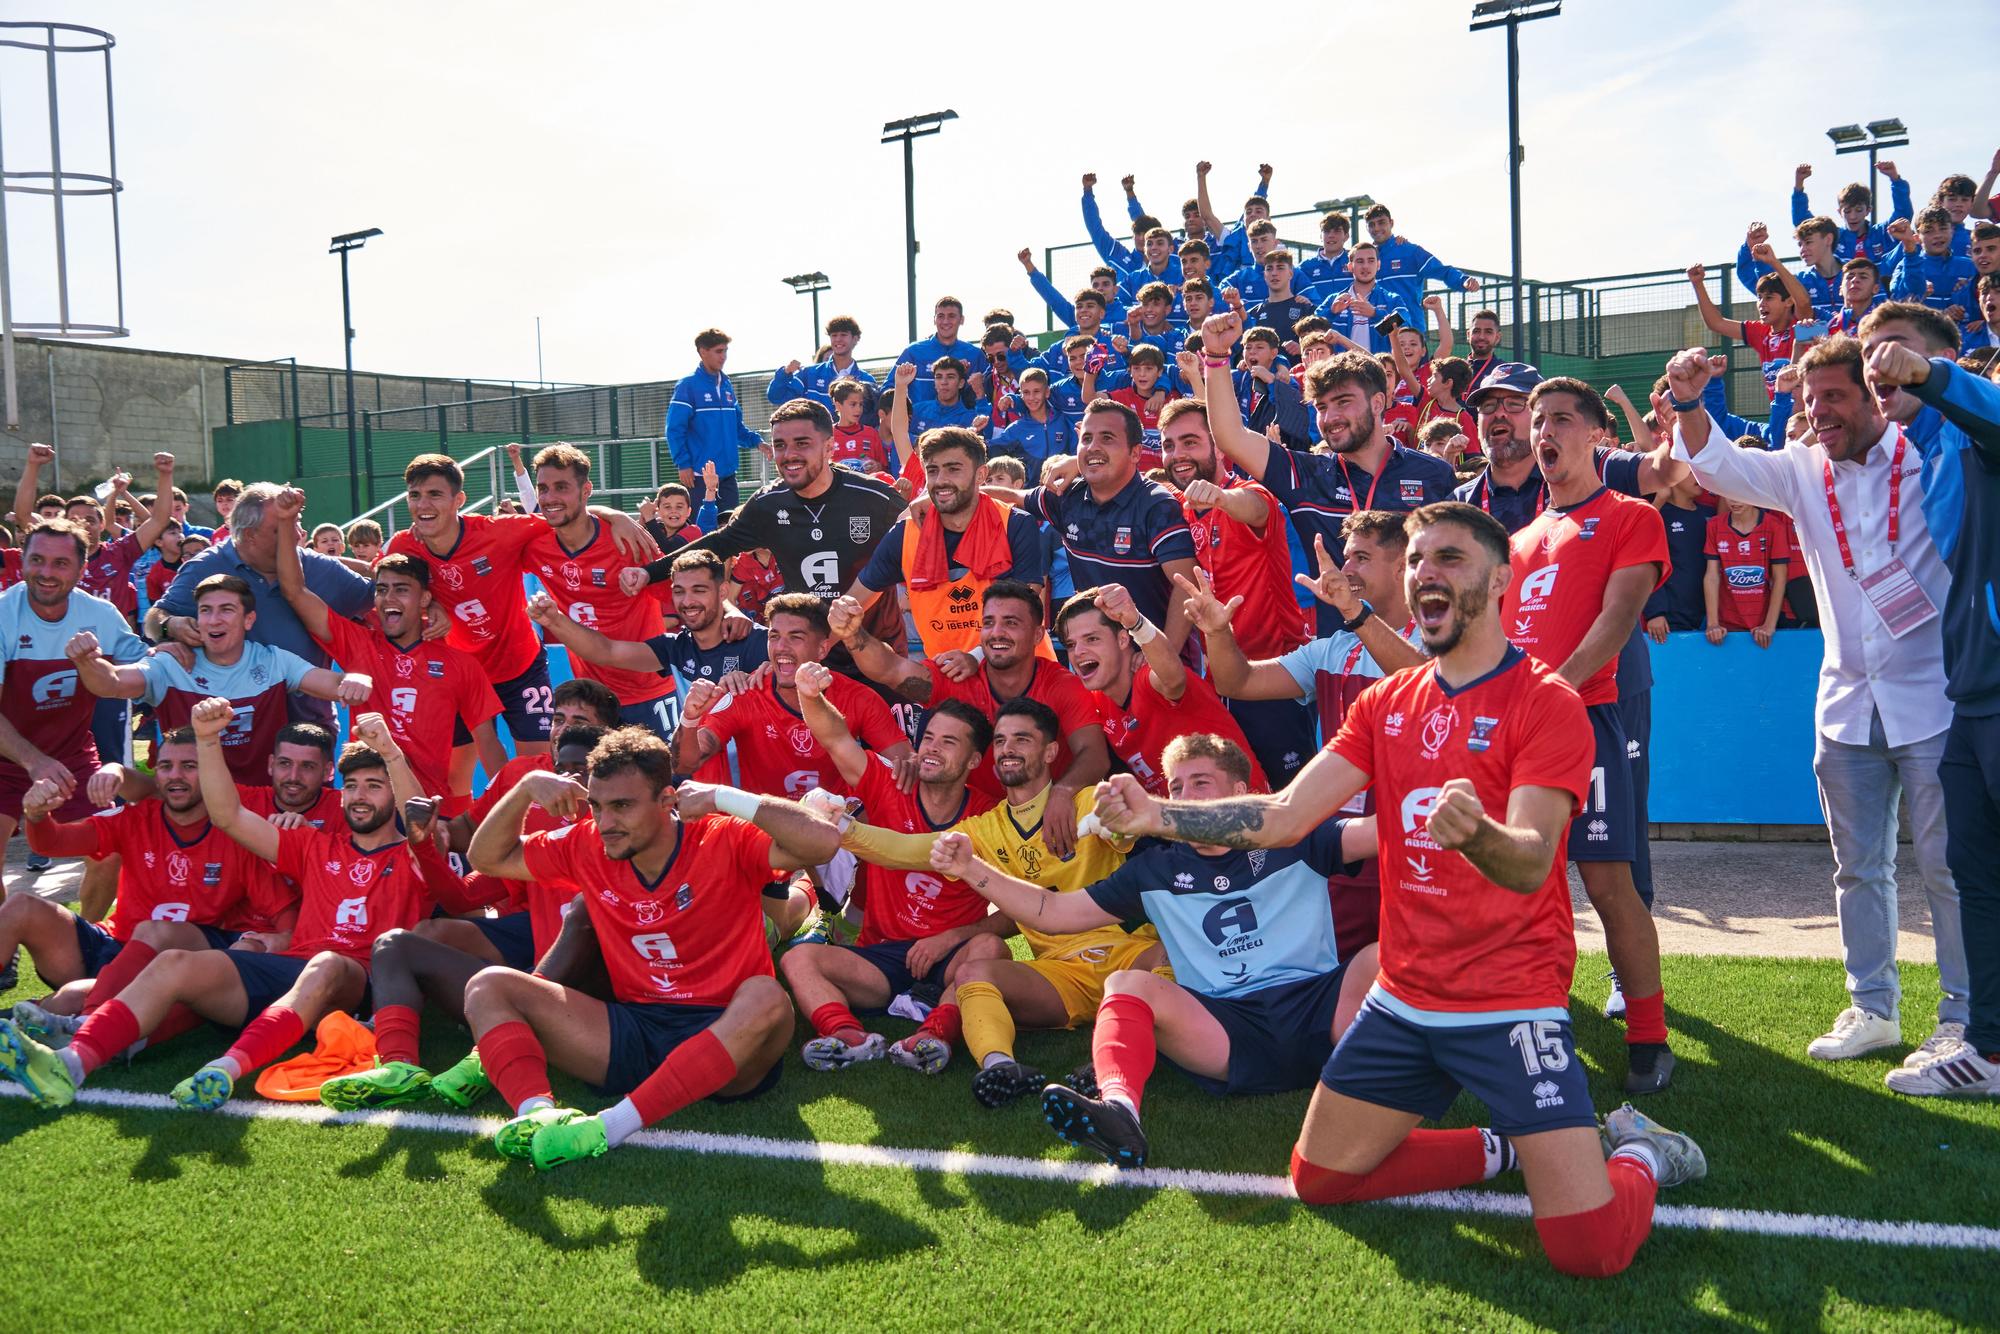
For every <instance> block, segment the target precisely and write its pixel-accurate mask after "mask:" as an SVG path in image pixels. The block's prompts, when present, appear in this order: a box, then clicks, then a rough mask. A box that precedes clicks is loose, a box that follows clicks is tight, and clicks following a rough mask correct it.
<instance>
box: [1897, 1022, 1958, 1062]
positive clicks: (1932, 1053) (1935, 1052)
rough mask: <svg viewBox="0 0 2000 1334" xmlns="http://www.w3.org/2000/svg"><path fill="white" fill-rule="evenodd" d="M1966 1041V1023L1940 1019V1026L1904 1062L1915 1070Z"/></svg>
mask: <svg viewBox="0 0 2000 1334" xmlns="http://www.w3.org/2000/svg"><path fill="white" fill-rule="evenodd" d="M1964 1041H1965V1025H1964V1024H1960V1023H1954V1022H1952V1021H1951V1020H1949V1019H1941V1020H1939V1021H1938V1026H1937V1027H1936V1028H1933V1029H1932V1030H1931V1035H1930V1036H1929V1037H1927V1038H1925V1039H1924V1040H1923V1044H1922V1045H1921V1046H1919V1047H1918V1048H1917V1049H1916V1050H1915V1051H1913V1052H1911V1053H1910V1054H1909V1055H1908V1056H1905V1057H1904V1058H1903V1064H1904V1065H1906V1066H1909V1067H1910V1068H1911V1069H1913V1070H1914V1069H1915V1068H1916V1067H1918V1066H1920V1065H1929V1064H1930V1063H1931V1062H1932V1061H1935V1060H1936V1059H1937V1058H1938V1057H1940V1056H1942V1055H1944V1054H1945V1053H1946V1052H1948V1051H1950V1050H1951V1049H1952V1048H1954V1047H1956V1046H1958V1045H1959V1044H1961V1043H1963V1042H1964Z"/></svg>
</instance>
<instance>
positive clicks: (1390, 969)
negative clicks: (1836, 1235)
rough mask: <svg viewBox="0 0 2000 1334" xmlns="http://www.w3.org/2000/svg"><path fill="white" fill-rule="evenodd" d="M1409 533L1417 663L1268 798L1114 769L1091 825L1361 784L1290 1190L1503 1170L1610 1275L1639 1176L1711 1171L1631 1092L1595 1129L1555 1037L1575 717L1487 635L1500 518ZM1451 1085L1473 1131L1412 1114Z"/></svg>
mask: <svg viewBox="0 0 2000 1334" xmlns="http://www.w3.org/2000/svg"><path fill="white" fill-rule="evenodd" d="M1407 525H1408V529H1409V533H1410V543H1409V551H1408V555H1407V563H1406V566H1405V575H1404V586H1405V588H1406V589H1407V590H1408V593H1409V604H1410V607H1411V609H1412V611H1413V612H1414V613H1415V615H1416V620H1417V627H1418V629H1419V631H1420V632H1421V633H1422V635H1423V639H1424V647H1425V649H1426V650H1428V651H1429V652H1430V654H1431V655H1432V659H1433V660H1432V661H1431V662H1430V663H1427V664H1424V665H1421V666H1416V667H1406V668H1403V669H1402V670H1401V671H1398V672H1396V673H1394V674H1392V675H1390V676H1388V677H1386V678H1384V679H1383V680H1381V681H1379V682H1377V683H1376V684H1374V685H1372V686H1370V687H1368V689H1367V690H1365V691H1363V692H1362V694H1361V697H1360V698H1359V699H1358V700H1356V701H1355V703H1354V705H1353V707H1352V708H1350V709H1349V710H1348V713H1347V717H1346V719H1345V720H1344V721H1343V722H1342V724H1341V727H1340V731H1339V733H1338V734H1337V735H1336V736H1335V737H1334V739H1333V740H1332V741H1331V742H1330V743H1329V744H1328V746H1327V747H1326V749H1325V750H1323V751H1322V752H1321V753H1320V754H1319V755H1317V756H1315V757H1314V758H1313V760H1312V761H1311V762H1310V763H1308V764H1307V765H1306V767H1305V768H1304V769H1302V770H1301V771H1300V772H1299V776H1298V777H1297V778H1296V779H1295V780H1293V782H1292V785H1291V786H1290V787H1288V788H1286V789H1285V791H1284V792H1282V793H1279V794H1277V795H1276V796H1269V797H1266V796H1243V797H1230V798H1225V799H1223V800H1220V801H1167V802H1161V801H1158V800H1156V799H1155V798H1153V797H1151V796H1149V795H1148V794H1147V793H1146V791H1145V789H1144V788H1143V787H1141V786H1140V784H1139V783H1138V781H1137V780H1136V779H1133V778H1131V777H1130V776H1128V775H1120V776H1119V777H1116V778H1113V779H1111V780H1110V781H1109V782H1106V783H1103V784H1100V785H1099V786H1098V807H1097V809H1098V818H1099V820H1100V821H1102V822H1103V823H1104V824H1105V825H1106V826H1107V827H1108V828H1111V829H1115V830H1117V831H1119V832H1121V833H1124V834H1127V835H1130V836H1133V837H1148V836H1150V837H1155V838H1166V839H1172V840H1175V841H1176V842H1182V843H1196V844H1223V845H1226V846H1228V847H1233V848H1243V849H1257V848H1265V849H1278V848H1283V847H1287V846H1289V845H1291V844H1294V843H1296V842H1298V841H1299V840H1300V839H1302V838H1306V837H1309V836H1310V835H1311V834H1312V832H1313V830H1314V829H1315V828H1317V827H1318V826H1319V823H1320V821H1322V820H1325V819H1326V818H1327V817H1328V816H1330V815H1332V814H1333V813H1334V812H1335V811H1337V810H1339V809H1340V808H1341V806H1342V805H1344V804H1345V803H1346V802H1347V801H1348V799H1349V798H1351V797H1353V796H1354V795H1355V794H1356V793H1358V792H1359V791H1361V789H1362V788H1363V787H1365V786H1367V785H1369V784H1370V783H1371V782H1372V783H1373V785H1374V789H1375V798H1376V808H1377V809H1378V810H1380V811H1381V812H1383V818H1382V820H1381V823H1380V829H1379V832H1380V839H1381V852H1380V860H1381V866H1382V872H1381V879H1382V936H1381V940H1380V942H1379V949H1380V956H1379V958H1378V966H1379V968H1380V975H1379V977H1378V978H1377V979H1376V982H1375V985H1374V987H1373V988H1371V989H1370V991H1369V993H1368V997H1367V999H1366V1000H1365V1001H1364V1002H1363V1003H1362V1006H1361V1012H1360V1013H1359V1014H1358V1015H1357V1016H1356V1017H1355V1019H1354V1022H1353V1024H1351V1025H1350V1026H1349V1027H1348V1029H1347V1031H1346V1032H1345V1033H1344V1034H1342V1035H1341V1039H1340V1042H1339V1045H1338V1046H1336V1047H1335V1048H1334V1051H1333V1055H1332V1057H1331V1058H1330V1059H1329V1060H1328V1061H1327V1063H1326V1069H1325V1071H1324V1072H1323V1073H1322V1074H1321V1076H1320V1083H1321V1085H1322V1086H1321V1087H1320V1088H1317V1089H1315V1090H1314V1091H1313V1100H1312V1105H1311V1107H1310V1108H1309V1109H1308V1110H1307V1112H1306V1119H1305V1124H1304V1126H1303V1128H1302V1129H1301V1131H1300V1134H1299V1141H1298V1145H1297V1147H1296V1148H1295V1149H1294V1150H1293V1151H1292V1183H1293V1185H1294V1186H1295V1187H1296V1189H1297V1191H1298V1195H1299V1198H1300V1199H1301V1200H1304V1201H1305V1202H1306V1203H1308V1204H1345V1203H1349V1202H1352V1201H1357V1200H1374V1199H1384V1198H1388V1197H1392V1196H1400V1195H1415V1194H1419V1193H1421V1192H1424V1191H1432V1190H1448V1189H1451V1188H1453V1187H1457V1186H1466V1185H1471V1184H1472V1183H1474V1182H1477V1181H1481V1180H1485V1179H1489V1178H1491V1177H1494V1176H1497V1175H1498V1174H1499V1173H1500V1172H1503V1171H1506V1170H1508V1169H1509V1168H1510V1167H1512V1166H1515V1165H1518V1166H1519V1167H1520V1168H1521V1170H1522V1172H1523V1174H1524V1175H1525V1176H1526V1178H1527V1185H1528V1198H1529V1201H1530V1202H1531V1203H1532V1205H1533V1207H1534V1212H1535V1226H1536V1230H1537V1231H1538V1232H1539V1233H1540V1234H1541V1238H1542V1246H1543V1249H1544V1250H1545V1251H1546V1252H1547V1253H1548V1256H1549V1259H1550V1261H1551V1262H1552V1263H1553V1264H1554V1265H1555V1266H1556V1268H1558V1269H1560V1270H1562V1271H1563V1272H1564V1273H1568V1274H1578V1275H1594V1276H1604V1275H1609V1274H1615V1273H1618V1272H1619V1271H1620V1270H1622V1269H1624V1268H1625V1267H1626V1265H1628V1264H1630V1263H1631V1260H1632V1255H1633V1252H1635V1251H1636V1250H1637V1249H1638V1248H1639V1244H1640V1243H1641V1242H1643V1241H1644V1240H1645V1239H1646V1234H1647V1233H1648V1232H1649V1231H1650V1230H1651V1229H1652V1218H1653V1195H1654V1191H1655V1189H1656V1188H1657V1187H1658V1186H1662V1185H1666V1186H1672V1185H1677V1184H1679V1183H1681V1182H1684V1181H1692V1180H1696V1179H1698V1178H1700V1177H1701V1176H1702V1175H1704V1174H1705V1173H1706V1171H1707V1163H1706V1161H1705V1160H1704V1159H1703V1157H1702V1153H1701V1150H1700V1149H1699V1148H1698V1147H1697V1146H1696V1145H1695V1143H1694V1141H1692V1140H1690V1139H1689V1138H1687V1137H1686V1136H1685V1135H1679V1134H1676V1133H1674V1132H1672V1131H1669V1130H1665V1129H1662V1128H1661V1127H1659V1126H1657V1125H1655V1124H1653V1123H1652V1122H1651V1121H1649V1120H1647V1118H1645V1117H1644V1116H1642V1115H1640V1114H1639V1113H1638V1112H1636V1111H1634V1110H1632V1108H1631V1106H1630V1105H1629V1104H1628V1105H1626V1106H1625V1107H1622V1108H1620V1109H1619V1110H1617V1111H1615V1112H1613V1113H1612V1114H1611V1115H1610V1116H1609V1117H1608V1118H1607V1119H1606V1122H1605V1124H1604V1125H1603V1127H1602V1128H1600V1127H1599V1125H1598V1122H1597V1119H1596V1117H1595V1116H1594V1115H1593V1114H1592V1112H1591V1106H1590V1086H1589V1081H1588V1078H1587V1076H1586V1073H1585V1071H1584V1068H1583V1061H1582V1059H1581V1057H1580V1056H1579V1055H1578V1053H1577V1051H1576V1047H1575V1043H1574V1041H1573V1040H1572V1038H1571V1034H1570V1021H1569V1009H1568V1004H1569V988H1570V983H1571V981H1572V979H1573V975H1574V974H1575V971H1576V934H1575V924H1574V922H1573V921H1572V919H1571V914H1570V894H1569V884H1568V880H1567V877H1566V874H1565V868H1564V861H1563V857H1562V849H1563V846H1564V842H1563V839H1564V832H1565V830H1566V829H1567V827H1568V825H1569V822H1570V819H1571V817H1572V816H1574V815H1575V813H1576V812H1577V810H1578V809H1580V807H1581V805H1582V802H1583V797H1584V793H1585V790H1586V788H1587V787H1588V785H1589V782H1590V770H1591V758H1592V755H1593V753H1594V741H1593V739H1592V734H1591V730H1590V725H1589V722H1588V719H1587V716H1586V714H1585V712H1584V707H1583V703H1582V701H1581V700H1580V698H1579V697H1578V695H1577V692H1576V689H1575V688H1574V687H1573V686H1571V685H1570V684H1569V683H1568V682H1567V681H1565V680H1564V679H1563V678H1561V677H1560V676H1558V675H1557V674H1556V673H1555V672H1554V671H1553V670H1551V669H1550V668H1549V667H1548V666H1547V665H1546V664H1544V663H1542V662H1540V661H1538V660H1536V659H1534V658H1530V657H1528V656H1527V655H1526V654H1524V653H1522V652H1521V651H1520V650H1519V649H1517V648H1515V647H1513V646H1512V645H1510V644H1509V643H1508V642H1507V639H1506V627H1505V625H1504V623H1503V622H1502V619H1501V612H1500V608H1501V599H1502V598H1503V597H1504V596H1505V594H1506V592H1507V585H1508V583H1509V581H1510V580H1511V578H1512V574H1511V566H1510V556H1509V551H1508V543H1507V532H1506V530H1505V529H1504V528H1503V527H1501V525H1500V522H1499V521H1498V520H1497V519H1495V518H1493V517H1492V516H1491V515H1488V514H1484V513H1481V512H1480V511H1479V510H1477V509H1475V508H1473V507H1472V506H1470V505H1467V504H1464V503H1462V502H1457V501H1445V502H1442V503H1439V504H1433V505H1426V506H1424V507H1423V508H1421V509H1418V510H1416V511H1414V512H1413V513H1412V514H1411V515H1410V517H1409V519H1408V521H1407ZM1489 811H1500V812H1503V815H1502V817H1501V818H1498V819H1496V818H1495V817H1494V816H1493V815H1490V814H1488V812H1489ZM1461 1088H1465V1089H1469V1090H1470V1091H1471V1092H1472V1093H1473V1094H1474V1095H1475V1096H1477V1097H1478V1098H1479V1099H1480V1100H1481V1101H1483V1102H1484V1103H1486V1105H1487V1106H1488V1107H1489V1108H1490V1109H1491V1110H1492V1113H1493V1129H1492V1130H1490V1131H1489V1130H1481V1129H1476V1128H1467V1129H1461V1130H1419V1129H1417V1128H1416V1127H1417V1124H1418V1122H1420V1121H1423V1120H1425V1119H1426V1118H1433V1119H1434V1118H1436V1117H1440V1116H1442V1115H1444V1113H1445V1111H1446V1109H1448V1108H1449V1107H1450V1106H1451V1104H1452V1102H1453V1101H1454V1100H1455V1099H1456V1098H1457V1096H1458V1093H1459V1090H1460V1089H1461ZM1607 1157H1608V1158H1609V1160H1610V1161H1609V1163H1607V1162H1606V1159H1607Z"/></svg>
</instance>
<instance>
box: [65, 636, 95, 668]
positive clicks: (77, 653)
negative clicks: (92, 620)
mask: <svg viewBox="0 0 2000 1334" xmlns="http://www.w3.org/2000/svg"><path fill="white" fill-rule="evenodd" d="M96 652H97V636H96V635H94V634H92V633H91V632H90V631H88V630H79V631H77V632H76V633H75V634H73V635H71V636H70V637H69V643H67V644H65V645H63V656H64V657H66V658H68V659H69V660H70V661H72V662H80V661H82V660H83V659H85V658H88V657H90V656H91V655H92V654H94V653H96Z"/></svg>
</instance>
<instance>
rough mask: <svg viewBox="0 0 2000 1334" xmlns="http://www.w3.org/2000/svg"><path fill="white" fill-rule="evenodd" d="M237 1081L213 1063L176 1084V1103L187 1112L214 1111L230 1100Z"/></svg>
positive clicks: (174, 1096) (174, 1094) (174, 1095)
mask: <svg viewBox="0 0 2000 1334" xmlns="http://www.w3.org/2000/svg"><path fill="white" fill-rule="evenodd" d="M235 1091H236V1081H235V1080H233V1079H231V1078H230V1077H229V1076H228V1074H227V1073H225V1072H224V1071H223V1070H221V1069H219V1068H217V1067H216V1066H213V1065H204V1066H203V1067H202V1068H201V1069H199V1070H197V1071H195V1072H194V1073H193V1074H191V1075H189V1076H188V1077H187V1078H186V1079H183V1080H182V1081H181V1082H180V1083H178V1084H176V1085H174V1091H173V1099H174V1105H175V1106H176V1107H179V1108H180V1109H181V1110H182V1111H187V1112H212V1111H214V1110H215V1109H216V1108H218V1107H220V1106H222V1104H223V1103H225V1102H228V1101H229V1095H230V1094H232V1093H234V1092H235Z"/></svg>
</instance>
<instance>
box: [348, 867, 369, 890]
mask: <svg viewBox="0 0 2000 1334" xmlns="http://www.w3.org/2000/svg"><path fill="white" fill-rule="evenodd" d="M347 878H348V880H349V881H350V882H352V883H353V884H354V885H355V886H356V887H357V888H364V887H366V886H367V885H368V884H369V883H370V882H371V881H373V880H374V879H375V863H374V862H368V861H361V862H356V863H354V865H352V866H350V867H348V868H347Z"/></svg>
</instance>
